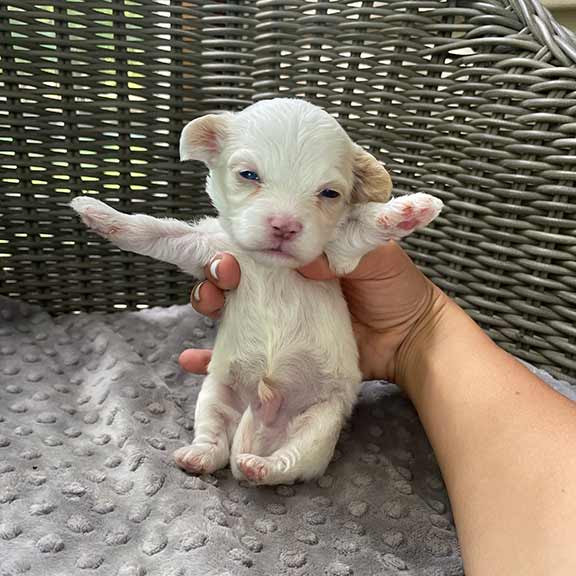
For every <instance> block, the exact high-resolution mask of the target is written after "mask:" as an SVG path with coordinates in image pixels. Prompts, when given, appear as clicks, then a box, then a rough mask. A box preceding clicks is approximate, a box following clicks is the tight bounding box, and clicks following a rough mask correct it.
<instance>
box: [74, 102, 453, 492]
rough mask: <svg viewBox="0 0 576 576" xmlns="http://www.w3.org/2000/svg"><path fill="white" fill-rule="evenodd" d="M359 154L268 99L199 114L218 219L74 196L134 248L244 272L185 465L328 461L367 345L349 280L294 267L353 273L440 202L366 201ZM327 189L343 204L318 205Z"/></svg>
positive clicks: (258, 468) (294, 465)
mask: <svg viewBox="0 0 576 576" xmlns="http://www.w3.org/2000/svg"><path fill="white" fill-rule="evenodd" d="M359 153H361V152H359V149H358V147H356V146H355V145H354V144H353V143H352V142H351V140H350V139H349V138H348V136H347V135H346V134H345V132H344V131H343V130H342V128H341V127H340V126H339V125H338V124H337V122H336V121H335V120H333V119H332V118H331V117H330V116H329V115H328V114H326V113H325V112H323V111H322V110H321V109H320V108H317V107H315V106H313V105H311V104H309V103H306V102H303V101H298V100H286V99H275V100H269V101H264V102H260V103H258V104H254V105H252V106H250V107H248V108H247V109H245V110H243V111H242V112H240V113H238V114H234V115H232V114H224V115H221V116H217V117H205V118H203V119H199V120H196V121H194V122H192V123H190V124H189V125H188V126H187V127H186V128H185V130H184V132H183V134H182V139H181V154H182V157H183V158H184V159H190V158H194V159H199V160H202V161H204V162H206V163H207V164H208V166H209V168H210V176H209V178H208V182H207V192H208V194H209V195H210V197H211V199H212V201H213V203H214V205H215V206H216V208H217V209H218V212H219V217H218V218H217V219H215V218H206V219H204V220H202V221H200V222H198V223H196V224H192V225H188V224H186V223H184V222H181V221H178V220H173V219H162V220H160V219H156V218H153V217H150V216H145V215H141V214H140V215H127V214H123V213H120V212H118V211H116V210H114V209H113V208H111V207H109V206H107V205H106V204H103V203H102V202H100V201H98V200H95V199H93V198H89V197H79V198H76V199H74V200H73V201H72V207H73V208H74V210H76V211H77V212H78V213H79V214H80V215H81V217H82V219H83V221H84V222H85V223H86V224H87V225H88V226H89V227H90V228H92V229H94V230H95V231H96V232H98V233H99V234H101V235H102V236H104V237H105V238H108V239H109V240H111V241H112V242H114V243H115V244H116V245H118V246H119V247H120V248H122V249H124V250H129V251H132V252H137V253H139V254H144V255H147V256H151V257H153V258H156V259H159V260H163V261H166V262H170V263H172V264H175V265H177V266H179V267H180V268H181V269H182V270H183V271H184V272H187V273H189V274H192V275H194V276H196V277H199V278H203V267H204V266H205V265H206V264H208V263H209V262H210V261H211V259H212V258H213V256H214V255H215V254H216V253H217V252H222V251H227V252H230V253H232V254H234V255H235V256H236V258H237V260H238V262H239V264H240V268H241V270H242V279H241V282H240V285H239V286H238V288H237V289H236V290H234V291H232V292H230V293H229V294H228V295H227V298H226V306H225V310H224V313H223V317H222V322H221V325H220V329H219V332H218V336H217V339H216V343H215V346H214V352H213V356H212V361H211V363H210V366H209V371H208V372H209V374H208V376H207V378H206V379H205V381H204V384H203V386H202V390H201V392H200V395H199V397H198V403H197V407H196V419H195V437H194V441H193V443H192V444H191V445H190V446H186V447H183V448H180V449H179V450H177V451H176V454H175V457H176V460H177V462H178V464H179V465H180V466H182V467H183V468H186V469H188V470H190V471H192V472H196V473H209V472H212V471H214V470H216V469H218V468H221V467H224V466H226V464H228V462H230V464H231V468H232V471H233V473H234V475H235V476H236V477H237V478H239V479H240V478H243V479H248V480H250V481H252V482H254V483H258V484H279V483H291V482H294V481H296V480H308V479H311V478H314V477H317V476H319V475H321V474H322V473H323V472H324V470H325V469H326V467H327V466H328V464H329V462H330V460H331V457H332V454H333V451H334V447H335V444H336V442H337V439H338V435H339V433H340V430H341V427H342V425H343V423H344V421H345V419H346V418H347V417H348V416H349V415H350V413H351V411H352V408H353V406H354V403H355V401H356V397H357V394H358V391H359V388H360V384H361V374H360V371H359V368H358V351H357V347H356V342H355V339H354V335H353V331H352V326H351V321H350V316H349V313H348V309H347V307H346V303H345V301H344V298H343V296H342V293H341V291H340V286H339V283H338V282H337V281H329V282H315V281H310V280H306V279H305V278H303V277H302V276H301V275H299V274H298V272H296V271H295V270H294V269H295V268H296V267H298V266H300V265H302V264H304V263H307V262H309V261H311V260H313V259H314V258H316V257H317V256H319V255H320V254H321V253H322V252H326V254H327V255H328V257H329V260H330V262H331V264H332V266H333V268H334V269H335V270H337V271H338V272H347V271H350V270H352V269H353V268H354V267H355V266H356V265H357V263H358V261H359V260H360V258H361V257H362V256H363V255H364V254H366V253H367V252H368V251H370V250H372V249H373V248H375V247H376V246H378V245H380V244H383V243H385V242H387V241H388V240H390V239H399V238H401V237H403V236H405V235H407V234H408V233H410V232H411V231H413V230H414V229H416V228H419V227H422V226H424V225H426V224H428V223H429V222H430V221H431V220H433V219H434V218H435V217H436V215H437V214H438V213H439V212H440V209H441V206H442V203H441V202H440V201H439V200H437V199H435V198H433V197H431V196H428V195H426V194H414V195H411V196H406V197H401V198H396V199H393V200H391V201H390V202H387V203H378V202H369V203H365V204H357V203H356V204H355V203H354V192H353V187H354V185H355V179H357V178H360V176H358V174H357V173H355V170H356V168H357V166H355V162H357V160H355V158H357V155H358V154H359ZM364 154H366V153H364ZM364 159H365V160H366V158H364ZM372 160H373V159H372ZM379 169H380V170H382V171H383V168H379ZM242 170H251V171H255V172H257V173H258V174H259V175H260V182H258V183H253V182H249V181H246V180H244V179H242V178H241V177H240V176H239V174H238V173H239V171H242ZM364 177H366V175H364ZM324 188H332V189H335V190H337V191H338V192H339V193H340V197H339V198H336V199H333V198H324V197H319V192H320V191H321V190H323V189H324ZM271 217H281V218H284V217H286V218H290V219H292V220H294V221H297V222H299V223H301V225H302V231H301V232H300V233H299V234H297V235H296V237H294V238H293V239H290V240H286V241H279V240H278V239H277V237H276V236H274V231H273V230H272V229H271V225H270V223H269V219H270V218H271ZM267 249H279V250H283V251H285V254H279V253H278V252H275V253H268V252H266V253H265V252H263V250H267Z"/></svg>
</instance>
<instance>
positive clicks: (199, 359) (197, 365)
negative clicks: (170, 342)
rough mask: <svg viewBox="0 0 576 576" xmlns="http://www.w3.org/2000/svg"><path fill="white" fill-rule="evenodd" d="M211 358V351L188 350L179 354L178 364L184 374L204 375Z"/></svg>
mask: <svg viewBox="0 0 576 576" xmlns="http://www.w3.org/2000/svg"><path fill="white" fill-rule="evenodd" d="M211 358H212V350H195V349H194V348H190V349H188V350H184V352H182V354H180V357H179V358H178V362H179V363H180V366H181V367H182V368H183V369H184V370H186V372H192V373H193V374H206V373H207V372H208V364H209V363H210V359H211Z"/></svg>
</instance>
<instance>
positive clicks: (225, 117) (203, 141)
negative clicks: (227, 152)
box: [180, 113, 231, 164]
mask: <svg viewBox="0 0 576 576" xmlns="http://www.w3.org/2000/svg"><path fill="white" fill-rule="evenodd" d="M230 116H231V115H230V114H228V113H224V114H207V115H206V116H202V117H201V118H196V120H192V122H189V123H188V124H187V125H186V126H185V127H184V130H182V134H181V135H180V160H200V161H201V162H204V163H205V164H210V163H212V162H214V161H215V160H216V158H217V157H218V154H219V153H220V152H221V149H222V142H223V140H224V138H225V137H226V131H227V127H228V122H229V120H230Z"/></svg>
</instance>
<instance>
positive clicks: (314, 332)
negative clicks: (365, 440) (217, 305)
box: [214, 262, 357, 386]
mask: <svg viewBox="0 0 576 576" xmlns="http://www.w3.org/2000/svg"><path fill="white" fill-rule="evenodd" d="M240 265H241V269H242V280H241V283H240V286H239V287H238V289H237V290H236V291H235V292H233V293H231V294H230V295H229V296H228V298H227V302H226V307H225V313H224V317H223V320H222V324H221V326H220V329H219V332H218V338H217V341H216V346H215V350H214V360H215V363H216V361H217V362H218V364H220V365H226V366H229V367H230V370H232V367H233V369H234V372H235V377H234V380H236V381H238V382H241V383H242V385H246V386H253V385H254V384H257V383H258V381H259V380H260V379H261V378H262V376H264V375H267V376H270V377H272V378H273V379H275V380H276V381H277V382H280V383H283V382H308V383H310V382H316V383H318V385H321V383H322V382H323V381H324V380H328V379H330V380H332V381H333V380H334V378H335V376H336V377H337V376H339V375H340V374H341V373H344V372H346V373H347V374H350V373H351V371H353V370H354V369H355V368H356V367H357V350H356V343H355V340H354V337H353V332H352V326H351V323H350V317H349V313H348V309H347V307H346V304H345V302H344V299H343V297H342V294H341V292H340V288H339V285H338V284H337V283H333V282H324V283H320V282H313V281H311V280H306V279H304V278H302V277H301V276H300V275H299V274H298V273H296V272H294V271H292V270H287V269H279V270H277V269H264V270H259V269H258V268H257V267H255V266H254V267H252V266H250V264H249V263H242V262H241V263H240Z"/></svg>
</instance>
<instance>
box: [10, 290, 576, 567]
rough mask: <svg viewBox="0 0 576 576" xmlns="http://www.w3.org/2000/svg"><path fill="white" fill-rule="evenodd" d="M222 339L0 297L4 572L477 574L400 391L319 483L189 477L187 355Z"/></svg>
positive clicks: (349, 437) (191, 320)
mask: <svg viewBox="0 0 576 576" xmlns="http://www.w3.org/2000/svg"><path fill="white" fill-rule="evenodd" d="M214 334H215V328H214V326H213V324H212V323H211V322H210V321H207V320H205V319H203V318H200V317H199V316H197V315H196V314H195V313H194V312H193V311H192V310H191V309H190V308H189V307H172V308H168V309H151V310H146V311H142V312H136V313H134V312H130V313H118V314H114V315H97V314H78V315H69V316H62V317H58V318H55V319H54V318H51V317H50V316H49V315H48V314H46V313H45V312H43V311H42V310H41V309H38V308H33V307H29V306H27V305H25V304H22V303H19V302H15V301H12V300H7V299H2V300H0V574H1V575H2V576H13V575H21V574H23V575H29V576H36V575H38V576H82V575H84V574H86V575H87V576H92V575H94V576H104V575H105V576H116V575H118V576H196V575H198V576H200V575H202V576H224V575H229V576H231V575H234V576H236V575H238V576H244V575H245V576H280V575H286V576H304V575H309V576H320V575H329V576H349V575H357V576H364V575H366V576H376V575H395V574H398V575H399V576H401V575H405V576H408V575H426V576H442V575H446V576H449V575H459V574H462V566H461V560H460V556H459V550H458V544H457V541H456V535H455V530H454V526H453V522H452V519H451V516H450V511H449V507H448V499H447V495H446V492H445V488H444V486H443V483H442V479H441V477H440V473H439V470H438V467H437V464H436V461H435V459H434V456H433V453H432V451H431V449H430V446H429V444H428V443H427V440H426V437H425V435H424V433H423V430H422V428H421V426H420V424H419V422H418V418H417V415H416V413H415V412H414V410H413V408H412V407H411V405H410V403H409V402H408V400H407V399H406V398H405V397H404V396H403V395H402V394H401V393H400V392H399V390H398V389H397V388H395V387H394V386H391V385H387V384H384V383H370V384H367V385H366V387H365V389H364V392H363V394H362V397H361V400H360V402H359V405H358V407H357V409H356V411H355V413H354V416H353V418H352V420H351V422H350V425H349V426H348V428H347V429H346V430H344V431H343V433H342V436H341V440H340V442H339V446H338V450H337V452H336V454H335V457H334V461H333V462H332V464H331V465H330V467H329V469H328V471H327V473H326V475H325V476H324V477H322V478H321V479H319V480H318V481H317V482H314V483H309V484H300V485H295V486H279V487H275V488H256V487H251V486H248V485H242V484H239V483H238V482H237V481H236V480H235V479H234V478H232V476H231V474H230V472H229V470H222V471H220V472H218V473H216V474H215V475H213V476H208V477H199V478H195V477H192V476H190V475H188V474H186V473H185V472H182V471H181V470H179V469H178V468H176V467H175V465H174V463H173V461H172V456H171V454H172V451H173V450H174V449H175V448H177V447H179V446H181V445H183V444H184V443H186V442H189V441H190V439H191V437H192V430H193V427H194V422H193V408H194V403H195V399H196V396H197V393H198V390H199V386H200V383H201V378H197V377H195V376H191V375H187V374H184V373H183V372H182V371H180V369H179V367H178V364H177V355H178V353H179V352H180V351H181V350H182V349H183V348H185V347H189V346H200V347H209V346H210V344H211V342H213V339H214ZM541 376H542V377H543V378H544V379H547V381H548V382H549V383H550V384H551V385H554V386H556V387H558V388H560V389H561V390H562V391H564V392H565V393H566V394H568V395H570V394H571V395H572V397H573V396H574V394H573V392H572V390H570V389H569V388H568V387H567V386H566V385H564V384H562V383H560V382H556V381H553V380H552V379H551V378H550V377H549V376H547V375H545V374H543V375H541Z"/></svg>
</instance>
